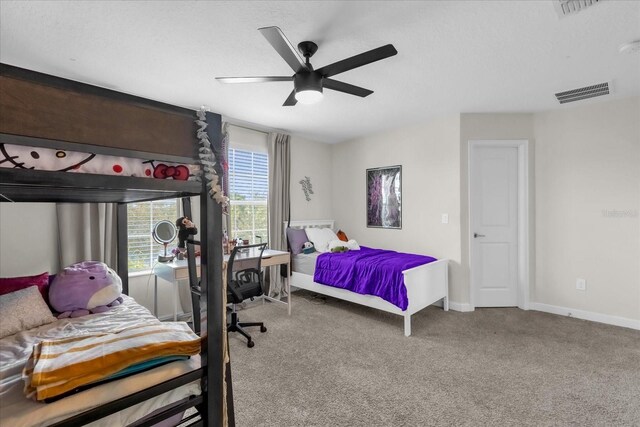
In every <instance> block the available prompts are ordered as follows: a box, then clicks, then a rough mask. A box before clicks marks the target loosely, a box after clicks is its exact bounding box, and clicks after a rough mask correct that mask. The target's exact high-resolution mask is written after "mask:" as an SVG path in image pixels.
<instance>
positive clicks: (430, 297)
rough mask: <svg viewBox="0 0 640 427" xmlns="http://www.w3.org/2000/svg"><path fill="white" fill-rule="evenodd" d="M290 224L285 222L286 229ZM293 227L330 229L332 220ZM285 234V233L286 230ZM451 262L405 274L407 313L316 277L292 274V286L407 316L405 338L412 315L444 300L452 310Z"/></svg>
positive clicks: (420, 266) (424, 267)
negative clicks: (449, 268)
mask: <svg viewBox="0 0 640 427" xmlns="http://www.w3.org/2000/svg"><path fill="white" fill-rule="evenodd" d="M286 227H287V223H285V230H286ZM289 227H291V228H303V229H306V228H331V229H332V230H333V227H334V221H333V220H313V221H291V223H290V225H289ZM285 232H286V231H285ZM447 265H448V260H446V259H440V260H438V261H434V262H431V263H429V264H424V265H419V266H417V267H414V268H410V269H408V270H405V271H403V272H402V274H404V283H405V286H406V287H407V298H408V300H409V306H408V307H407V309H406V310H405V311H402V310H401V309H400V308H398V307H396V306H395V305H393V304H391V303H390V302H387V301H385V300H383V299H382V298H380V297H377V296H373V295H361V294H358V293H355V292H351V291H348V290H345V289H342V288H335V287H333V286H327V285H322V284H320V283H316V282H314V281H313V276H310V275H308V274H302V273H298V272H295V271H294V272H293V273H291V278H290V280H291V286H294V287H296V288H300V289H306V290H308V291H311V292H316V293H319V294H323V295H327V296H330V297H334V298H338V299H341V300H345V301H350V302H354V303H356V304H361V305H364V306H367V307H371V308H375V309H378V310H383V311H386V312H389V313H393V314H397V315H399V316H402V317H404V335H405V336H407V337H408V336H410V335H411V315H413V314H415V313H417V312H419V311H420V310H422V309H423V308H425V307H427V306H429V305H431V304H433V303H435V302H438V301H440V300H442V304H443V308H444V309H445V311H448V310H449V284H448V274H447V273H448V270H447Z"/></svg>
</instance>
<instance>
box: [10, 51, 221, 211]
mask: <svg viewBox="0 0 640 427" xmlns="http://www.w3.org/2000/svg"><path fill="white" fill-rule="evenodd" d="M196 120H197V116H196V112H195V111H194V110H189V109H185V108H181V107H176V106H173V105H169V104H164V103H161V102H157V101H152V100H149V99H145V98H141V97H137V96H133V95H128V94H124V93H121V92H115V91H112V90H109V89H105V88H101V87H97V86H92V85H88V84H85V83H80V82H76V81H72V80H67V79H62V78H59V77H54V76H50V75H47V74H42V73H38V72H34V71H31V70H25V69H22V68H18V67H14V66H11V65H7V64H0V202H69V203H75V202H77V203H84V202H119V203H129V202H137V201H150V200H157V199H165V198H178V197H187V196H197V195H200V194H202V193H203V191H206V190H205V188H204V185H203V183H202V182H201V181H202V178H201V175H202V171H201V170H200V166H199V165H200V157H199V150H202V149H201V148H200V140H199V139H198V137H197V132H198V129H199V127H200V126H198V125H197V124H196V122H195V121H196ZM206 122H207V125H208V127H207V129H206V133H207V134H208V135H209V136H210V139H211V140H213V139H214V138H213V137H212V136H213V135H216V133H217V134H219V133H220V127H221V118H220V116H219V115H218V114H214V113H209V112H207V113H206ZM16 150H18V151H20V150H22V154H23V156H22V157H21V158H19V157H17V154H16ZM47 151H49V152H53V153H55V154H56V155H58V157H60V156H66V155H67V153H69V154H70V153H73V154H78V155H80V157H81V158H83V159H84V158H87V156H91V158H92V163H91V165H92V166H91V167H88V166H87V165H88V164H87V165H85V164H84V160H83V161H82V162H80V163H82V164H83V166H81V167H80V166H78V165H79V163H78V164H76V166H75V167H66V168H64V167H62V166H68V165H69V164H70V163H68V162H67V163H66V164H62V163H61V164H60V165H61V167H59V168H58V166H57V165H56V166H47V167H48V169H43V168H41V164H42V163H43V157H42V156H41V154H42V153H43V152H47ZM29 153H31V156H29ZM38 153H40V154H38ZM114 156H116V157H114ZM70 157H71V156H68V157H67V159H69V158H70ZM27 158H28V160H27ZM101 158H104V159H107V158H108V159H121V161H122V162H126V161H134V162H137V164H138V166H139V167H138V169H140V167H141V166H140V165H143V164H144V167H145V168H146V169H142V172H141V173H137V172H140V171H139V170H138V171H136V173H128V172H129V171H130V170H131V169H127V168H126V167H125V168H124V170H123V168H121V167H119V166H118V169H116V168H115V167H114V168H113V169H114V170H117V172H118V173H111V171H110V170H107V169H111V166H105V171H103V170H102V169H100V168H99V167H96V166H93V165H96V164H98V159H101ZM34 159H37V161H34ZM21 160H22V161H21ZM54 160H56V159H55V158H54ZM105 161H106V160H105ZM110 161H112V160H110ZM118 163H121V162H120V161H119V162H118ZM111 164H113V163H110V165H111ZM173 165H175V166H178V165H181V166H180V167H181V168H183V169H184V170H187V169H185V168H188V171H189V172H188V173H187V175H188V179H187V178H185V177H184V173H182V177H181V178H180V179H178V178H176V177H175V176H173V172H171V173H169V174H166V173H165V175H164V176H157V175H158V173H157V172H158V170H156V169H158V167H159V166H161V167H164V169H167V167H169V168H171V167H172V166H173ZM182 165H184V167H183V166H182ZM172 170H173V169H171V171H172ZM144 172H146V175H147V176H144V175H145V173H144ZM161 172H164V170H163V171H161ZM160 175H162V174H160ZM162 178H164V179H162Z"/></svg>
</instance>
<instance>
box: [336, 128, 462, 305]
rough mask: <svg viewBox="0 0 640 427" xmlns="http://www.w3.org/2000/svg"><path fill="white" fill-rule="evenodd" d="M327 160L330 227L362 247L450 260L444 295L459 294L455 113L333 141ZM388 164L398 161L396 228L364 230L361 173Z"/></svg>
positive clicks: (454, 296)
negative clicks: (444, 218)
mask: <svg viewBox="0 0 640 427" xmlns="http://www.w3.org/2000/svg"><path fill="white" fill-rule="evenodd" d="M332 159H333V173H332V177H333V183H332V185H333V194H332V200H333V207H334V211H333V217H334V218H335V219H336V221H337V223H336V227H338V228H340V229H342V230H343V231H345V233H346V234H347V236H348V237H349V238H354V239H356V240H357V241H358V242H359V243H361V244H363V245H365V246H372V247H378V248H384V249H393V250H398V251H403V252H413V253H419V254H425V255H432V256H435V257H437V258H447V259H449V260H451V264H450V270H449V271H450V282H449V283H450V287H449V294H450V298H451V300H452V301H459V300H460V299H461V298H464V296H465V295H466V289H465V284H464V283H463V282H461V274H460V262H461V249H460V119H459V116H453V117H446V118H441V119H437V120H433V121H431V122H429V123H427V124H424V125H420V126H415V127H411V128H403V129H398V130H396V131H393V132H389V133H384V134H377V135H373V136H369V137H365V138H360V139H356V140H353V141H349V142H344V143H341V144H337V145H334V146H332ZM393 165H402V229H401V230H395V229H380V228H367V226H366V200H365V188H366V177H365V171H366V169H367V168H376V167H383V166H393ZM443 213H447V214H449V223H448V224H442V223H441V214H443Z"/></svg>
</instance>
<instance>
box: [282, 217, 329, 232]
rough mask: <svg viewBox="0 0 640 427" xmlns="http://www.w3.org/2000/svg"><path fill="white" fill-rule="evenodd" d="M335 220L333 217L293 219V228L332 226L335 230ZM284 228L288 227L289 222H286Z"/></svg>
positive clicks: (291, 225)
mask: <svg viewBox="0 0 640 427" xmlns="http://www.w3.org/2000/svg"><path fill="white" fill-rule="evenodd" d="M334 224H335V221H334V220H332V219H307V220H301V221H291V224H290V225H289V227H291V228H303V229H304V228H330V229H332V230H333V226H334ZM284 228H285V229H286V228H287V222H286V221H285V222H284Z"/></svg>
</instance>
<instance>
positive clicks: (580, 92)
mask: <svg viewBox="0 0 640 427" xmlns="http://www.w3.org/2000/svg"><path fill="white" fill-rule="evenodd" d="M603 95H609V83H600V84H597V85H593V86H585V87H581V88H579V89H572V90H567V91H565V92H558V93H556V98H557V99H558V102H559V103H560V104H566V103H567V102H574V101H580V100H581V99H587V98H594V97H596V96H603Z"/></svg>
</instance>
